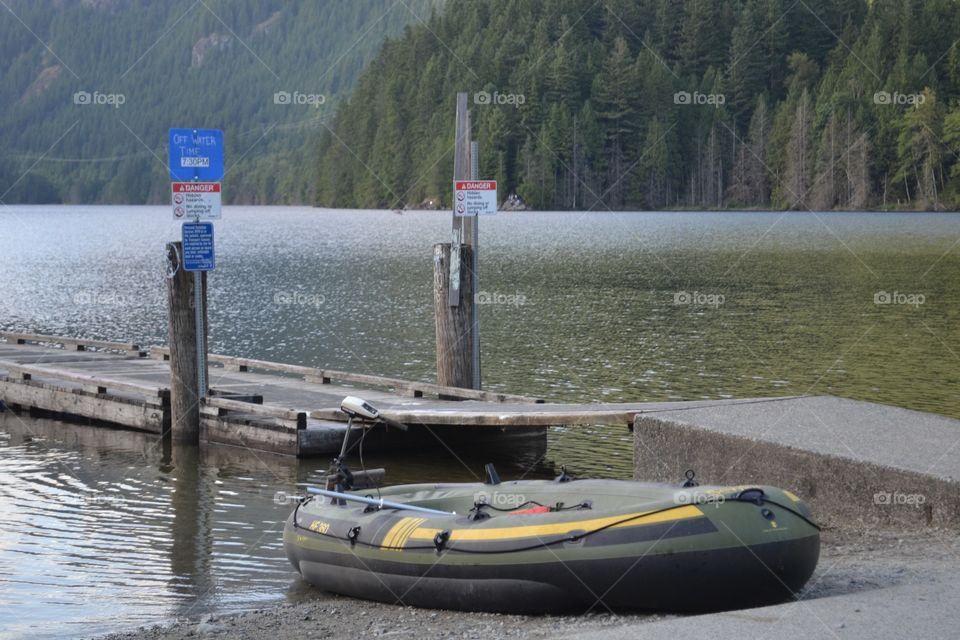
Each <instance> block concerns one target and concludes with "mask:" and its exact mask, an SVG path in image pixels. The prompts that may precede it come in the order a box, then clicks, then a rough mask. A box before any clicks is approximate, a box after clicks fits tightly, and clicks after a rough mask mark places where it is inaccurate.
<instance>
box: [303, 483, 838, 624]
mask: <svg viewBox="0 0 960 640" xmlns="http://www.w3.org/2000/svg"><path fill="white" fill-rule="evenodd" d="M323 493H324V494H327V495H315V496H312V497H310V498H307V499H306V500H305V501H304V502H303V503H302V504H300V505H298V506H297V508H296V509H295V510H294V512H293V513H292V514H291V515H290V517H289V519H288V521H287V523H286V527H285V530H284V546H285V548H286V552H287V557H288V558H289V560H290V562H291V563H292V564H293V566H294V568H296V569H297V571H299V572H300V574H301V575H302V576H303V577H304V579H306V580H307V581H308V582H310V583H311V584H313V585H315V586H317V587H319V588H321V589H324V590H326V591H332V592H334V593H339V594H343V595H349V596H354V597H358V598H366V599H370V600H379V601H382V602H391V603H397V604H405V605H413V606H418V607H431V608H438V609H459V610H466V611H496V612H509V613H547V612H575V611H581V612H582V611H587V610H591V609H594V610H595V609H599V610H607V609H612V610H618V609H648V610H658V611H711V610H719V609H730V608H738V607H752V606H760V605H764V604H770V603H774V602H778V601H783V600H785V599H788V598H790V597H792V596H793V594H794V593H795V592H797V591H798V590H799V589H800V588H801V587H802V586H803V585H804V584H805V583H806V582H807V580H808V579H809V577H810V575H811V574H812V573H813V570H814V568H815V567H816V565H817V560H818V558H819V554H820V534H819V529H818V527H817V525H816V523H815V522H814V521H813V519H812V516H811V514H810V511H809V510H808V509H807V507H806V505H804V503H803V502H802V501H801V500H800V499H799V498H797V496H795V495H793V494H792V493H790V492H788V491H784V490H782V489H777V488H774V487H769V486H752V485H751V486H740V487H706V486H704V487H699V486H698V487H686V488H682V487H681V488H676V487H670V486H664V485H655V484H645V483H640V482H628V481H616V480H574V481H568V482H561V481H549V480H542V481H538V480H532V481H516V482H501V483H499V484H482V483H476V484H417V485H405V486H394V487H389V488H385V489H383V490H381V491H380V492H377V491H370V490H367V491H365V492H359V493H358V492H350V493H346V494H343V495H346V496H349V497H350V498H354V497H360V498H366V502H364V503H357V502H356V501H354V500H353V499H343V498H341V497H337V494H336V493H335V492H323ZM381 505H382V506H381ZM391 505H392V506H391ZM403 507H414V508H417V509H422V510H423V511H419V510H417V511H414V510H409V509H408V508H403Z"/></svg>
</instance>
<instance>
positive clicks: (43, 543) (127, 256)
mask: <svg viewBox="0 0 960 640" xmlns="http://www.w3.org/2000/svg"><path fill="white" fill-rule="evenodd" d="M224 216H225V219H224V220H223V221H221V222H219V223H217V267H218V268H217V271H216V272H215V273H214V274H213V275H212V277H211V279H210V286H211V310H210V321H211V336H210V337H211V343H212V345H211V346H212V348H213V349H214V350H215V351H218V352H221V353H228V354H231V355H242V356H248V357H253V358H263V359H269V360H277V361H283V362H290V363H298V364H308V365H316V366H328V367H334V368H339V369H346V370H353V371H358V372H365V373H377V374H382V375H393V376H400V377H408V378H417V379H424V380H429V379H431V377H432V376H433V366H434V344H433V340H434V336H433V324H432V303H431V273H432V262H431V257H432V251H431V247H432V245H433V243H435V242H441V241H444V240H446V239H447V238H448V236H449V227H450V219H449V214H439V213H428V212H408V213H405V214H404V215H396V214H393V213H390V212H369V211H324V210H314V209H299V208H253V207H232V208H227V209H226V210H225V213H224ZM0 228H2V229H3V236H2V237H3V242H2V243H0V267H2V269H3V276H2V277H0V327H2V328H4V329H16V330H25V331H30V332H36V333H55V334H65V335H78V336H84V337H91V338H102V339H111V340H131V341H137V342H140V343H142V344H158V343H162V342H164V341H165V331H166V315H165V313H166V312H165V308H164V304H165V299H164V295H165V294H164V287H165V283H164V280H163V273H162V270H163V253H164V251H163V245H164V243H165V242H166V241H169V240H172V239H175V238H176V236H177V226H176V224H175V223H173V222H172V221H171V220H170V213H169V211H168V208H166V207H16V208H12V209H4V210H0ZM958 243H960V215H957V214H870V213H824V214H816V215H815V214H811V213H786V214H781V213H762V212H758V213H618V214H610V213H590V214H579V213H524V214H503V215H498V216H495V217H492V218H488V219H483V220H482V222H481V274H482V279H481V286H480V291H481V292H482V300H483V302H484V303H485V304H483V305H482V307H481V326H482V337H483V377H484V385H485V387H486V388H490V389H503V390H509V391H512V392H517V393H528V394H535V395H542V396H544V397H547V398H550V399H557V400H577V401H592V400H607V401H619V400H662V399H697V398H728V397H745V396H774V395H789V394H802V393H829V394H835V395H842V396H847V397H852V398H859V399H866V400H873V401H878V402H885V403H890V404H896V405H900V406H904V407H909V408H914V409H920V410H925V411H934V412H938V413H943V414H947V415H952V416H958V417H960V398H958V396H957V394H956V392H955V390H956V384H957V382H958V380H957V379H958V377H960V357H958V354H960V334H958V329H957V326H958V324H957V321H956V320H957V315H958V310H960V305H958V302H960V300H958V298H960V292H958V287H957V284H958V280H960V247H958ZM878 303H879V304H878ZM543 454H544V451H543V450H536V449H534V450H528V451H501V452H482V453H481V452H473V453H472V454H470V455H467V454H465V455H463V456H461V458H463V460H464V462H466V463H467V466H468V467H469V469H466V468H464V467H463V466H461V464H460V462H459V461H458V460H457V459H455V458H453V457H452V456H450V455H449V454H447V453H446V452H443V451H439V452H437V453H435V454H433V455H432V456H430V457H421V458H420V459H418V460H417V461H415V462H411V461H410V460H403V459H402V458H400V459H397V458H394V459H390V460H386V459H383V458H380V459H377V458H376V457H375V456H371V459H372V462H373V463H385V464H387V466H388V468H389V471H390V476H389V477H390V479H391V480H392V481H413V480H424V479H430V478H442V479H463V480H467V479H472V478H473V475H472V474H473V473H474V472H476V471H477V470H479V469H480V468H481V467H482V462H483V461H484V460H486V459H487V458H490V459H495V460H497V461H498V464H499V465H501V466H502V467H503V468H502V469H501V475H504V476H505V477H516V476H519V475H521V474H523V473H524V472H528V473H529V476H528V477H531V476H532V477H544V476H547V475H549V474H550V473H552V472H553V470H554V467H555V466H557V465H559V464H561V463H562V464H566V465H567V467H568V469H569V470H572V471H573V472H574V473H577V474H580V475H592V476H616V477H628V476H629V474H630V466H631V454H630V441H629V437H628V434H627V432H626V429H625V428H622V427H608V428H596V429H556V430H554V431H552V432H551V433H550V434H549V436H548V441H547V445H546V449H545V455H543ZM324 466H325V461H322V460H318V461H300V462H296V461H292V460H284V459H279V458H272V457H263V458H260V459H253V458H252V457H251V456H249V455H241V454H239V453H236V452H234V451H233V450H230V449H221V448H214V449H210V450H206V451H204V452H203V453H201V454H199V459H198V458H197V454H196V453H194V452H191V451H189V450H175V451H163V450H162V447H160V446H158V444H157V443H156V442H154V441H153V440H152V439H151V438H150V437H147V436H143V435H139V434H131V433H125V432H115V431H107V430H103V429H96V428H89V427H77V426H68V425H63V424H61V423H57V422H52V421H42V420H41V421H37V420H29V419H18V418H16V417H13V416H11V415H10V414H5V415H4V416H3V417H2V418H0V513H2V514H3V517H2V519H0V636H2V635H3V634H4V633H7V634H9V635H12V636H20V635H34V636H40V637H55V636H56V637H64V636H74V635H85V634H91V633H97V632H101V631H107V630H110V629H111V628H115V627H117V626H124V625H131V624H139V623H142V622H143V621H146V620H152V619H155V618H158V617H166V616H177V615H190V614H193V613H197V612H200V611H205V610H207V609H209V608H211V607H214V606H216V607H221V608H222V607H226V608H249V607H251V606H255V605H256V604H257V603H261V602H272V601H276V600H280V599H284V598H298V597H316V594H315V593H314V592H312V591H311V590H308V589H305V588H304V587H303V586H302V584H301V583H300V582H299V581H298V580H296V579H295V575H294V574H293V573H292V571H291V570H290V569H289V568H288V565H287V564H286V561H285V560H284V558H283V553H282V546H281V544H280V539H279V531H280V528H281V525H282V520H283V518H284V517H285V516H286V515H287V513H288V512H289V510H290V507H289V505H287V504H283V500H282V499H281V500H275V498H276V495H275V493H276V492H277V491H284V492H290V493H293V492H295V491H296V487H297V483H303V482H306V481H309V480H311V479H312V478H315V477H316V475H317V474H318V473H319V472H320V470H321V469H322V468H323V467H324ZM503 469H506V472H504V470H503ZM281 497H282V496H281Z"/></svg>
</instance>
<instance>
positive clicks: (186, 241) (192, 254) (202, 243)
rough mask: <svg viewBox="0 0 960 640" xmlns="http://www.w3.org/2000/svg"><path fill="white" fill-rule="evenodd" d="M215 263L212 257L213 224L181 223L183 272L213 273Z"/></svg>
mask: <svg viewBox="0 0 960 640" xmlns="http://www.w3.org/2000/svg"><path fill="white" fill-rule="evenodd" d="M216 266H217V261H216V259H215V258H214V255H213V223H212V222H184V223H183V270H184V271H213V270H214V269H215V268H216Z"/></svg>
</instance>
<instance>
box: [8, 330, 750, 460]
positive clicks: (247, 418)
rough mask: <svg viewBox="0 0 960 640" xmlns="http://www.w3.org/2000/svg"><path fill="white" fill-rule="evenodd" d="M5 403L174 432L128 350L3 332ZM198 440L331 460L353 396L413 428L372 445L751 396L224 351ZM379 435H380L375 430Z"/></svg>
mask: <svg viewBox="0 0 960 640" xmlns="http://www.w3.org/2000/svg"><path fill="white" fill-rule="evenodd" d="M0 338H2V339H3V341H2V342H0V401H2V402H3V404H4V405H5V406H6V407H7V408H9V409H12V410H14V411H29V412H31V413H34V414H37V415H46V416H52V417H56V418H59V419H64V420H84V421H90V422H93V423H97V424H103V425H107V426H114V427H124V428H130V429H138V430H141V431H147V432H151V433H156V434H158V435H159V434H164V433H166V432H169V430H170V427H171V425H170V421H171V417H170V416H171V414H170V368H169V366H168V363H167V361H166V358H167V357H168V351H167V349H166V348H163V347H144V346H142V345H138V344H134V343H119V342H103V341H94V340H80V339H74V338H62V337H57V336H44V335H26V334H16V333H0ZM209 361H210V364H211V368H210V389H211V392H210V396H209V397H207V398H206V399H204V400H203V403H202V406H201V410H200V413H201V440H204V441H206V442H212V443H222V444H229V445H237V446H242V447H247V448H251V449H257V450H263V451H271V452H276V453H282V454H287V455H295V456H308V455H320V454H330V453H335V452H336V451H338V450H339V448H340V445H341V443H342V441H343V435H344V432H345V429H346V421H347V417H346V415H344V414H343V413H342V412H341V411H340V409H339V407H340V401H341V400H342V399H343V397H344V396H348V395H359V396H361V397H363V398H364V399H366V400H368V401H369V402H370V403H371V404H373V405H374V406H376V407H377V408H378V409H380V411H381V412H382V413H383V414H384V415H386V416H388V417H390V418H392V419H394V420H397V421H400V422H403V423H406V424H408V425H410V426H411V427H412V429H411V430H410V431H409V432H405V433H400V432H396V431H393V432H392V433H386V434H385V433H383V432H371V437H370V439H369V440H368V446H369V447H370V448H371V449H374V448H384V447H389V448H398V449H402V448H409V447H417V446H421V445H422V444H424V443H425V442H426V443H429V442H434V444H435V438H437V437H438V436H437V434H441V435H442V436H443V437H444V438H447V437H449V438H453V439H466V440H468V441H471V442H473V441H484V442H489V441H491V440H493V441H494V442H496V441H498V440H502V439H505V438H516V437H528V436H541V435H542V434H543V433H544V430H545V429H546V428H547V427H550V426H558V425H568V426H574V425H609V424H616V425H623V426H624V427H631V428H632V424H633V421H634V419H635V418H636V417H637V416H638V415H640V414H646V413H651V412H656V411H663V410H677V409H681V408H682V409H686V408H698V407H711V406H716V405H718V404H729V403H744V402H755V401H751V400H730V401H698V402H666V403H664V402H661V403H620V404H556V403H555V404H548V403H545V402H544V401H543V400H542V399H540V398H531V397H527V396H521V395H511V394H505V393H497V392H490V391H476V390H473V389H462V388H458V387H446V386H440V385H436V384H431V383H426V382H415V381H409V380H400V379H396V378H387V377H381V376H372V375H367V374H357V373H349V372H344V371H337V370H331V369H322V368H314V367H305V366H299V365H289V364H281V363H275V362H265V361H262V360H253V359H249V358H238V357H230V356H221V355H211V356H210V357H209ZM377 431H379V430H377Z"/></svg>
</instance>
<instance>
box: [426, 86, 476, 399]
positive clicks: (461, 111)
mask: <svg viewBox="0 0 960 640" xmlns="http://www.w3.org/2000/svg"><path fill="white" fill-rule="evenodd" d="M470 149H471V145H470V112H469V110H468V109H467V94H466V93H463V92H461V93H458V94H457V112H456V140H455V151H454V166H453V179H454V180H469V179H470V177H471V159H470ZM475 231H476V220H474V219H473V218H470V217H461V216H457V215H456V214H453V229H452V234H451V242H450V243H443V244H437V245H434V247H433V313H434V319H435V322H436V331H437V384H439V385H444V386H450V387H464V388H467V389H473V388H479V380H478V378H479V371H477V372H475V371H474V357H473V348H474V331H475V329H476V327H475V317H474V303H475V300H474V294H475V291H474V288H475V287H474V282H475V278H474V269H475V268H476V261H475V260H474V259H473V247H472V245H471V243H472V242H473V238H474V237H475V235H476V233H475ZM477 360H479V358H477Z"/></svg>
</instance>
